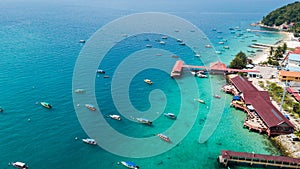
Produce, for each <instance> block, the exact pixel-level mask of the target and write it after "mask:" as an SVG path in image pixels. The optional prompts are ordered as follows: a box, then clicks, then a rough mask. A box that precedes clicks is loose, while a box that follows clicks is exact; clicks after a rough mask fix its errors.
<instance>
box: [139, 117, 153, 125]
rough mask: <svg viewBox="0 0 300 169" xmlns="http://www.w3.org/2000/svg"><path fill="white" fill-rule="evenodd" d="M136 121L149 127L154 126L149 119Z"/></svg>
mask: <svg viewBox="0 0 300 169" xmlns="http://www.w3.org/2000/svg"><path fill="white" fill-rule="evenodd" d="M136 120H137V121H138V122H139V123H143V124H147V125H152V121H150V120H148V119H145V118H136Z"/></svg>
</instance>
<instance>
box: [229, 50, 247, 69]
mask: <svg viewBox="0 0 300 169" xmlns="http://www.w3.org/2000/svg"><path fill="white" fill-rule="evenodd" d="M246 65H247V56H246V54H245V53H243V52H239V53H238V54H237V55H235V58H234V59H233V60H232V61H231V62H230V65H229V67H230V68H233V69H243V68H246Z"/></svg>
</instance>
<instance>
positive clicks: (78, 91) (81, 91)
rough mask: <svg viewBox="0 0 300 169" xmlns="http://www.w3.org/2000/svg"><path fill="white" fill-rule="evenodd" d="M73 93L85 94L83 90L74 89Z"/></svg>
mask: <svg viewBox="0 0 300 169" xmlns="http://www.w3.org/2000/svg"><path fill="white" fill-rule="evenodd" d="M74 92H75V93H85V90H84V89H76V90H74Z"/></svg>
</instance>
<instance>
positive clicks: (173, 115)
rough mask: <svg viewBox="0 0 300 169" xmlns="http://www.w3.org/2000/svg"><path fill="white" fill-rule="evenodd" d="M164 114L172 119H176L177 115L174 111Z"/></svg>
mask: <svg viewBox="0 0 300 169" xmlns="http://www.w3.org/2000/svg"><path fill="white" fill-rule="evenodd" d="M164 115H165V116H166V117H168V118H170V119H176V118H177V117H176V116H175V114H173V113H164Z"/></svg>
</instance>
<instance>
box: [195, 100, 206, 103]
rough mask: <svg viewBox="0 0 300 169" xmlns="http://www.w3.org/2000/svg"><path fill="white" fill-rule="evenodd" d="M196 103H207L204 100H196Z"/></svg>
mask: <svg viewBox="0 0 300 169" xmlns="http://www.w3.org/2000/svg"><path fill="white" fill-rule="evenodd" d="M194 100H195V101H197V102H199V103H203V104H205V101H204V100H201V99H194Z"/></svg>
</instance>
